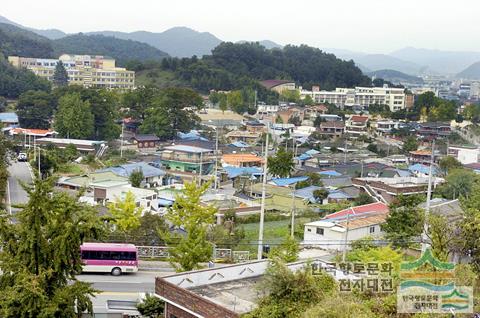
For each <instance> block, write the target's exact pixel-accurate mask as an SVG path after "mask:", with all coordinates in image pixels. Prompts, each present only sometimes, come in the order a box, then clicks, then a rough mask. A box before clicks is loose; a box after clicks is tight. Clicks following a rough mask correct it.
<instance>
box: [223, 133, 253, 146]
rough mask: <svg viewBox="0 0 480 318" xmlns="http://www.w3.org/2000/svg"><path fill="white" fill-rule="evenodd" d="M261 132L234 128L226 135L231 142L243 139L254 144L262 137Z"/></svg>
mask: <svg viewBox="0 0 480 318" xmlns="http://www.w3.org/2000/svg"><path fill="white" fill-rule="evenodd" d="M261 135H262V134H261V133H259V132H250V131H244V130H233V131H231V132H229V133H227V134H226V135H225V137H226V138H227V139H228V141H229V142H230V143H234V142H238V141H242V142H245V143H247V144H249V145H254V144H256V143H257V141H258V140H259V139H260V137H261Z"/></svg>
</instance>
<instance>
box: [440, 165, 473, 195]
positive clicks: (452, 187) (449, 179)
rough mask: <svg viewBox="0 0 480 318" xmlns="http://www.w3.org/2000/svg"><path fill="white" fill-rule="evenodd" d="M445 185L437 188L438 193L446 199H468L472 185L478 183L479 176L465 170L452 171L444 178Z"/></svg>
mask: <svg viewBox="0 0 480 318" xmlns="http://www.w3.org/2000/svg"><path fill="white" fill-rule="evenodd" d="M445 181H446V182H445V183H444V184H442V185H441V186H440V187H439V188H438V192H439V193H441V194H442V196H444V197H445V198H447V199H458V198H459V197H461V196H463V197H466V198H468V197H469V195H470V194H471V192H472V188H473V185H474V184H475V183H478V182H479V181H480V178H479V176H478V175H477V174H476V173H475V172H473V171H471V170H466V169H453V170H450V172H449V174H448V175H447V176H446V177H445Z"/></svg>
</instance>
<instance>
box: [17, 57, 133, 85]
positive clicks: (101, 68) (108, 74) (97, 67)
mask: <svg viewBox="0 0 480 318" xmlns="http://www.w3.org/2000/svg"><path fill="white" fill-rule="evenodd" d="M8 61H9V62H10V63H11V64H12V65H13V66H15V67H18V68H21V67H23V68H27V69H29V70H31V71H32V72H33V73H35V75H38V76H40V77H42V78H45V79H47V80H49V81H53V75H54V74H55V67H56V66H57V64H58V62H59V61H62V63H63V65H64V66H65V69H66V71H67V74H68V82H69V84H71V85H73V84H77V85H83V86H85V87H98V88H121V89H132V88H134V87H135V72H134V71H129V70H127V69H125V68H123V67H116V66H115V60H114V59H112V58H108V57H104V56H90V55H69V54H63V55H61V56H60V57H59V58H58V59H42V58H31V57H19V56H9V57H8Z"/></svg>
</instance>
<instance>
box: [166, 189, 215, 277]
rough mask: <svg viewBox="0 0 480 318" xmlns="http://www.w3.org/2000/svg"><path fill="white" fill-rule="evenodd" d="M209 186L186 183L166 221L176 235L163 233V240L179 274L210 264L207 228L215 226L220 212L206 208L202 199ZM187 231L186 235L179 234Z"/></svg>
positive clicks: (210, 253) (210, 254) (168, 232)
mask: <svg viewBox="0 0 480 318" xmlns="http://www.w3.org/2000/svg"><path fill="white" fill-rule="evenodd" d="M209 186H210V183H205V184H204V185H202V186H201V187H197V185H196V184H195V183H194V182H191V183H188V182H187V183H185V189H184V190H183V193H182V194H181V195H179V196H177V197H176V199H175V203H174V204H173V206H172V207H171V208H170V209H169V210H168V212H167V214H166V216H165V218H166V219H167V221H168V222H169V223H171V224H172V225H173V228H174V229H175V232H174V233H172V232H170V231H168V230H167V231H164V232H163V233H162V234H163V238H164V240H165V242H166V243H167V246H168V247H169V253H170V259H169V261H170V263H171V264H172V266H174V267H175V268H176V269H177V270H178V271H190V270H193V269H198V268H201V266H200V263H202V262H208V261H210V260H211V257H212V252H213V245H212V244H211V243H210V242H208V241H207V231H208V227H209V226H210V225H211V224H213V222H214V215H215V213H216V212H217V209H216V208H215V207H214V206H211V205H208V206H204V205H202V204H201V200H200V197H201V196H202V195H203V193H205V191H206V190H207V189H208V187H209ZM182 230H183V231H185V232H186V233H185V234H183V235H182V234H181V233H179V232H181V231H182Z"/></svg>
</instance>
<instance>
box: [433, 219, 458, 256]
mask: <svg viewBox="0 0 480 318" xmlns="http://www.w3.org/2000/svg"><path fill="white" fill-rule="evenodd" d="M456 227H457V224H453V223H451V222H449V221H448V220H447V218H446V217H445V216H443V215H436V214H430V215H429V216H428V233H427V235H428V237H429V239H430V243H431V249H432V253H433V256H435V257H436V258H438V259H439V260H441V261H443V262H446V261H448V257H449V255H450V254H451V253H452V252H453V250H454V243H455V240H456V238H457V237H456V235H457V233H455V232H456Z"/></svg>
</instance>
